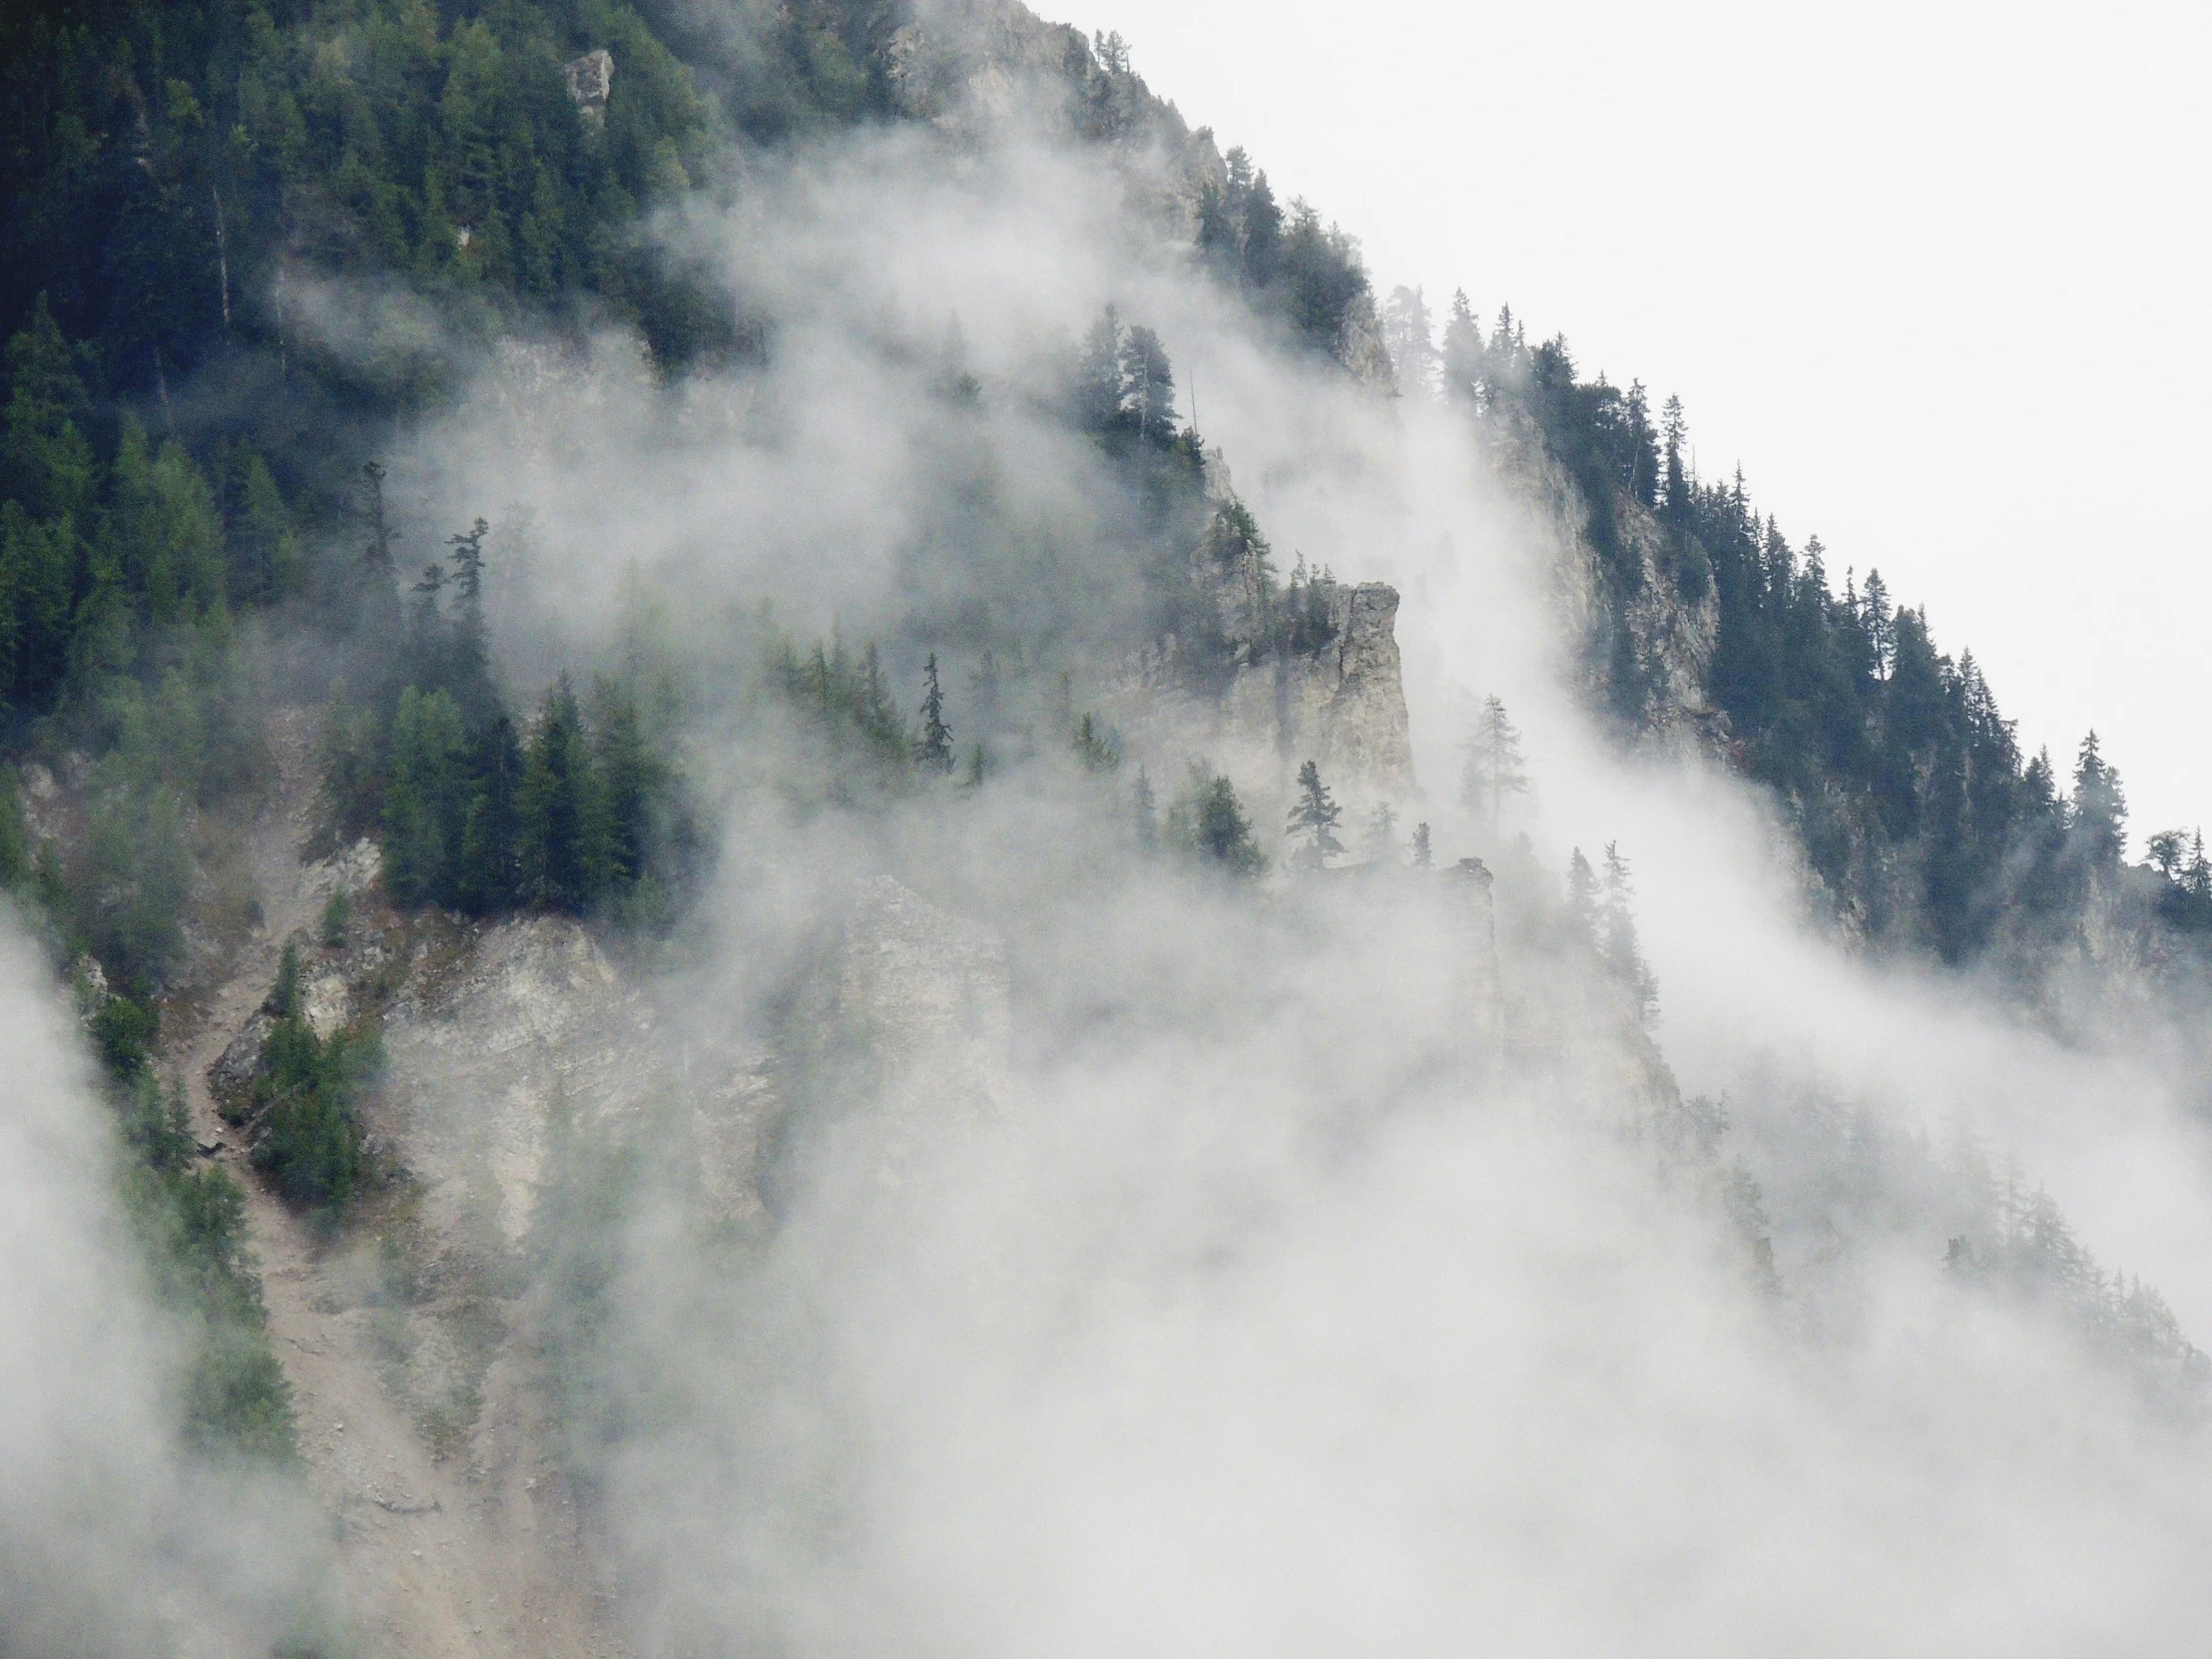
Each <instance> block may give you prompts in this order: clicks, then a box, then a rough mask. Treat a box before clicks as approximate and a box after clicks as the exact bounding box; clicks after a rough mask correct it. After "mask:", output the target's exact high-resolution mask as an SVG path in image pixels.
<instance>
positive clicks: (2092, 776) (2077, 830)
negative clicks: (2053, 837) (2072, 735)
mask: <svg viewBox="0 0 2212 1659" xmlns="http://www.w3.org/2000/svg"><path fill="white" fill-rule="evenodd" d="M2070 818H2071V822H2072V829H2073V833H2074V837H2075V839H2076V841H2077V842H2078V843H2079V844H2080V845H2081V846H2082V848H2083V850H2084V851H2085V852H2086V853H2087V855H2088V858H2089V861H2090V865H2091V867H2092V868H2095V869H2100V870H2103V869H2116V868H2118V867H2119V862H2120V854H2121V852H2122V851H2123V850H2124V849H2125V847H2126V845H2127V796H2126V794H2125V793H2124V792H2123V791H2122V790H2121V788H2120V774H2119V771H2118V769H2117V768H2115V767H2113V766H2111V765H2110V764H2108V763H2107V762H2106V761H2105V759H2104V754H2103V751H2102V750H2101V749H2100V748H2099V747H2098V744H2097V735H2096V733H2094V732H2091V733H2090V734H2089V735H2088V736H2087V737H2085V738H2083V739H2082V740H2081V752H2080V754H2079V756H2078V757H2077V758H2076V760H2075V762H2074V787H2073V801H2072V812H2071V814H2070Z"/></svg>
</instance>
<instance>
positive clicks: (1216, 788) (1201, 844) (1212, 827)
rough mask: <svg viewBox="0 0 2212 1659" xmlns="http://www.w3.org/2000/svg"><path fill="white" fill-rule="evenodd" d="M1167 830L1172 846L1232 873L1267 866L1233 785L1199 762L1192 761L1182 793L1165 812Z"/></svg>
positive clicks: (1254, 871)
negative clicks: (1192, 853) (1183, 849)
mask: <svg viewBox="0 0 2212 1659" xmlns="http://www.w3.org/2000/svg"><path fill="white" fill-rule="evenodd" d="M1168 832H1169V838H1170V840H1171V841H1173V843H1174V844H1175V845H1177V846H1181V847H1184V848H1186V849H1188V850H1189V851H1191V852H1194V853H1196V854H1197V855H1198V856H1199V857H1201V858H1204V859H1207V860H1209V861H1211V862H1213V863H1216V864H1219V865H1221V866H1222V867H1223V868H1224V869H1227V870H1230V871H1231V872H1233V873H1235V874H1238V875H1251V874H1256V873H1257V872H1259V871H1260V870H1262V869H1265V868H1266V867H1267V856H1266V854H1264V853H1263V852H1261V850H1260V845H1259V842H1258V841H1256V840H1255V839H1254V838H1253V835H1252V821H1251V820H1250V819H1248V818H1246V817H1245V811H1244V804H1243V803H1242V802H1240V801H1239V800H1238V799H1237V791H1236V788H1235V786H1233V785H1232V784H1231V783H1230V782H1229V780H1228V779H1227V778H1225V777H1222V776H1220V775H1218V774H1216V773H1215V772H1214V771H1213V770H1212V769H1211V768H1209V767H1208V766H1207V765H1206V764H1205V763H1204V762H1202V761H1194V762H1192V763H1191V770H1190V776H1189V778H1188V779H1187V781H1186V782H1185V785H1184V790H1183V793H1182V795H1181V796H1179V797H1178V798H1177V799H1176V803H1175V805H1174V806H1173V807H1172V808H1170V809H1169V811H1168Z"/></svg>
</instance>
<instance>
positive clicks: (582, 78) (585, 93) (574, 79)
mask: <svg viewBox="0 0 2212 1659" xmlns="http://www.w3.org/2000/svg"><path fill="white" fill-rule="evenodd" d="M561 75H562V78H563V79H564V80H566V81H567V82H568V95H569V97H570V98H572V99H573V100H575V103H576V110H577V113H578V114H579V115H581V116H582V117H583V120H584V125H585V126H587V127H589V128H591V129H592V130H593V131H594V132H597V131H598V130H600V129H601V128H603V127H605V126H606V124H607V95H608V94H609V93H611V92H612V91H613V90H614V85H615V55H614V54H613V53H612V52H610V51H608V50H607V49H606V48H605V47H601V48H600V49H599V50H598V51H596V52H586V53H585V54H584V55H583V56H582V57H580V58H572V59H570V60H569V62H567V63H565V64H563V65H562V66H561Z"/></svg>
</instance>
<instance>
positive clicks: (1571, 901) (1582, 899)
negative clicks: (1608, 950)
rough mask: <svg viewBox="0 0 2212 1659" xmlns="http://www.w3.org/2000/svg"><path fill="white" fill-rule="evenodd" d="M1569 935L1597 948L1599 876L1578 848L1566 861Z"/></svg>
mask: <svg viewBox="0 0 2212 1659" xmlns="http://www.w3.org/2000/svg"><path fill="white" fill-rule="evenodd" d="M1567 934H1568V936H1569V937H1570V938H1573V939H1577V940H1579V941H1580V942H1581V943H1583V944H1585V945H1588V946H1590V947H1591V948H1592V949H1595V948H1596V947H1597V944H1598V934H1597V874H1596V872H1595V871H1594V870H1592V869H1591V868H1590V860H1589V859H1587V858H1585V857H1584V856H1582V848H1580V847H1579V846H1578V847H1576V848H1575V849H1574V851H1573V854H1572V855H1571V856H1570V857H1569V858H1568V859H1567Z"/></svg>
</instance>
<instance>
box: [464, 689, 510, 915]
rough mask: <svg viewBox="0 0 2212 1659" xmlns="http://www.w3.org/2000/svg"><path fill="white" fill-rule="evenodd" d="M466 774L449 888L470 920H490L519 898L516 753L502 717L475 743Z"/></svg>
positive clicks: (505, 717) (496, 719)
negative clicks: (456, 863) (469, 784)
mask: <svg viewBox="0 0 2212 1659" xmlns="http://www.w3.org/2000/svg"><path fill="white" fill-rule="evenodd" d="M469 770H470V773H471V776H472V781H473V785H474V793H473V794H472V795H471V797H470V799H469V803H468V817H467V819H466V821H465V823H464V824H463V827H462V830H461V855H460V869H459V873H458V877H457V879H456V881H455V883H454V885H455V889H456V897H457V902H458V903H459V904H460V907H461V908H462V909H464V910H467V911H468V912H470V913H471V914H472V915H493V914H497V913H498V912H500V911H502V910H507V909H510V908H512V907H513V906H514V905H516V904H518V903H520V902H522V897H523V894H522V882H521V871H520V868H519V865H518V864H517V861H516V859H517V844H516V843H517V841H518V839H519V836H520V833H521V818H520V805H519V798H520V793H521V787H522V778H523V759H522V747H521V745H520V744H519V743H518V742H517V741H516V739H515V729H514V723H513V722H511V721H510V720H508V718H507V716H506V714H505V713H504V712H501V713H498V714H495V715H494V716H493V717H492V718H491V720H490V722H489V723H487V725H486V726H485V728H484V732H483V735H482V736H481V737H480V738H478V739H477V742H476V752H475V757H474V760H473V762H472V764H471V766H470V769H469Z"/></svg>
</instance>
